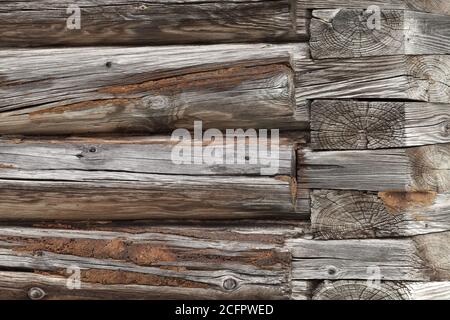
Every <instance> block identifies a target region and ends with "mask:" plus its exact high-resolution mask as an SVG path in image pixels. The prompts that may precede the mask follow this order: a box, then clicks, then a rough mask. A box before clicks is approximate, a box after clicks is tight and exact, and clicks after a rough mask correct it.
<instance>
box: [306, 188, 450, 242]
mask: <svg viewBox="0 0 450 320" xmlns="http://www.w3.org/2000/svg"><path fill="white" fill-rule="evenodd" d="M311 201H312V202H311V224H312V227H311V228H312V233H313V236H314V238H315V239H351V238H356V239H362V238H385V237H399V236H413V235H418V234H427V233H434V232H442V231H449V230H450V195H449V194H436V193H434V192H380V193H378V194H377V193H367V192H361V191H337V190H314V191H313V192H312V193H311Z"/></svg>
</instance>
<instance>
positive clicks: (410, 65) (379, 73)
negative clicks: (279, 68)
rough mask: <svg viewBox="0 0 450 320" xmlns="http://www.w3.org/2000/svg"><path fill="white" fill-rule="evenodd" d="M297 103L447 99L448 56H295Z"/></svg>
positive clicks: (449, 90)
mask: <svg viewBox="0 0 450 320" xmlns="http://www.w3.org/2000/svg"><path fill="white" fill-rule="evenodd" d="M295 70H296V83H295V88H296V99H297V105H300V106H301V105H302V103H304V102H305V101H306V100H314V99H380V100H391V99H398V100H402V101H411V100H413V101H418V102H437V103H450V86H449V85H450V56H448V55H426V56H406V55H400V56H381V57H363V58H345V59H323V60H312V59H299V60H296V67H295Z"/></svg>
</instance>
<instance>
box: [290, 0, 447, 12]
mask: <svg viewBox="0 0 450 320" xmlns="http://www.w3.org/2000/svg"><path fill="white" fill-rule="evenodd" d="M297 5H298V7H300V8H306V9H338V8H350V9H367V8H368V7H370V6H378V7H380V8H381V9H411V10H416V11H423V12H432V13H439V14H449V15H450V4H449V3H448V1H447V0H432V1H430V0H297Z"/></svg>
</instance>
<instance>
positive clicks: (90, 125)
mask: <svg viewBox="0 0 450 320" xmlns="http://www.w3.org/2000/svg"><path fill="white" fill-rule="evenodd" d="M305 54H306V47H305V46H304V45H264V44H262V45H257V44H255V45H213V46H182V47H174V46H168V47H135V48H129V47H127V48H101V49H99V48H82V49H77V48H67V49H32V50H24V49H23V50H3V51H1V52H0V61H1V63H0V134H47V135H48V134H50V135H51V134H64V133H67V134H74V133H93V132H113V131H121V132H162V131H170V130H173V129H175V128H180V127H181V128H192V127H193V125H194V120H201V121H203V127H204V128H219V129H223V128H241V127H245V128H277V129H295V128H305V127H306V126H307V125H308V119H307V117H306V116H304V117H303V118H302V115H301V114H299V113H295V105H296V104H295V97H294V95H295V93H294V83H293V77H294V75H293V71H292V68H291V67H290V66H291V62H292V61H293V57H294V55H295V56H296V59H300V60H301V57H302V56H305ZM294 113H295V114H294Z"/></svg>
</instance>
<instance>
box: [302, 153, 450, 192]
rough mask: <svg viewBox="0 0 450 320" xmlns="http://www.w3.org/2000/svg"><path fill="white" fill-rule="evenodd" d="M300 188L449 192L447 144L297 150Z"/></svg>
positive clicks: (448, 154)
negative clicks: (342, 149)
mask: <svg viewBox="0 0 450 320" xmlns="http://www.w3.org/2000/svg"><path fill="white" fill-rule="evenodd" d="M298 160H299V163H298V166H299V171H298V175H297V176H298V182H299V185H300V187H301V188H310V189H343V190H362V191H365V190H369V191H433V192H438V193H446V192H449V191H450V183H449V182H450V167H449V164H450V144H442V145H431V146H424V147H416V148H403V149H385V150H370V151H367V150H362V151H323V152H313V151H311V150H309V149H303V150H299V155H298Z"/></svg>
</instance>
